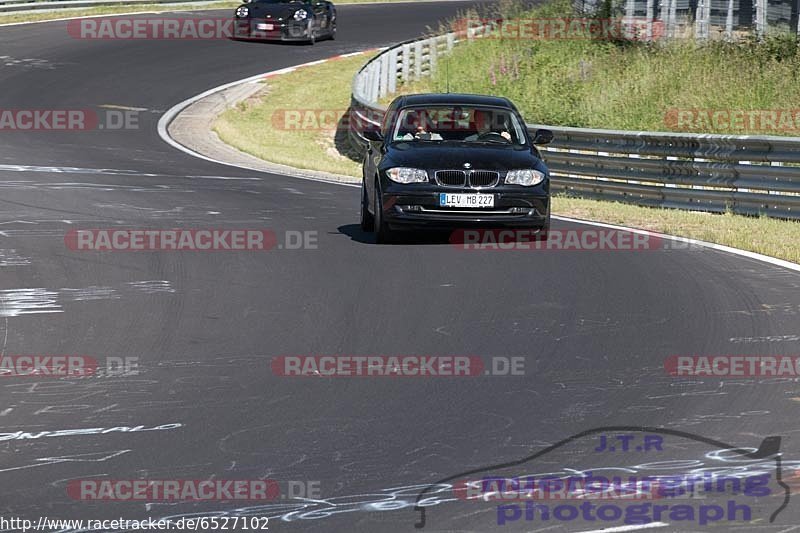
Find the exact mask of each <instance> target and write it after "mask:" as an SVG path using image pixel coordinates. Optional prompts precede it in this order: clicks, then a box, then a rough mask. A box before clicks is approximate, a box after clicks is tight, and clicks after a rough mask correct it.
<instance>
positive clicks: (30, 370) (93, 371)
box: [0, 354, 139, 378]
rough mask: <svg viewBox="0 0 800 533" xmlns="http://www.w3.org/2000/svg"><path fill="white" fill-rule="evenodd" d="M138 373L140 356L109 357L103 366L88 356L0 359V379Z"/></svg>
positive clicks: (5, 356) (42, 355) (21, 356)
mask: <svg viewBox="0 0 800 533" xmlns="http://www.w3.org/2000/svg"><path fill="white" fill-rule="evenodd" d="M138 374H139V358H138V357H106V358H105V361H104V364H103V363H101V362H100V361H98V360H97V359H96V358H94V357H90V356H88V355H44V354H32V355H3V356H0V378H2V377H53V378H61V377H122V376H134V375H138Z"/></svg>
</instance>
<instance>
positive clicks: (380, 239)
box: [372, 182, 392, 244]
mask: <svg viewBox="0 0 800 533" xmlns="http://www.w3.org/2000/svg"><path fill="white" fill-rule="evenodd" d="M374 196H375V202H374V203H373V206H374V208H373V211H375V213H374V215H373V219H372V220H373V225H372V232H373V233H375V242H376V243H378V244H387V243H390V242H392V232H391V230H390V229H389V225H388V224H387V223H386V221H384V220H383V201H382V200H381V191H380V188H379V187H378V183H377V182H376V183H375V194H374Z"/></svg>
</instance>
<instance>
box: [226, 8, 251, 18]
mask: <svg viewBox="0 0 800 533" xmlns="http://www.w3.org/2000/svg"><path fill="white" fill-rule="evenodd" d="M229 13H230V11H229ZM249 14H250V10H249V9H247V6H239V7H237V8H236V16H237V17H239V18H242V19H243V18H245V17H246V16H247V15H249Z"/></svg>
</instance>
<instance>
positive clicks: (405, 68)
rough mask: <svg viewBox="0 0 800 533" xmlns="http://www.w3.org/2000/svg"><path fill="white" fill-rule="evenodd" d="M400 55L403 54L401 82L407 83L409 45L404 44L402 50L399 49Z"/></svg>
mask: <svg viewBox="0 0 800 533" xmlns="http://www.w3.org/2000/svg"><path fill="white" fill-rule="evenodd" d="M401 53H402V54H403V63H402V69H403V70H402V80H403V82H404V83H405V82H407V81H408V69H409V66H410V65H409V62H410V61H411V45H410V44H404V45H403V48H401Z"/></svg>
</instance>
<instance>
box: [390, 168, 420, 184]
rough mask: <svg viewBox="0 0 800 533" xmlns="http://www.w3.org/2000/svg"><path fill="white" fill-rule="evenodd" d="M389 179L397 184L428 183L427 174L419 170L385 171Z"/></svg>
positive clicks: (398, 169)
mask: <svg viewBox="0 0 800 533" xmlns="http://www.w3.org/2000/svg"><path fill="white" fill-rule="evenodd" d="M386 175H387V176H389V179H390V180H392V181H396V182H397V183H419V182H424V181H428V173H427V172H425V171H424V170H422V169H419V168H405V167H395V168H390V169H389V170H387V171H386Z"/></svg>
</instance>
